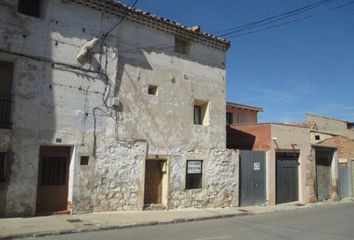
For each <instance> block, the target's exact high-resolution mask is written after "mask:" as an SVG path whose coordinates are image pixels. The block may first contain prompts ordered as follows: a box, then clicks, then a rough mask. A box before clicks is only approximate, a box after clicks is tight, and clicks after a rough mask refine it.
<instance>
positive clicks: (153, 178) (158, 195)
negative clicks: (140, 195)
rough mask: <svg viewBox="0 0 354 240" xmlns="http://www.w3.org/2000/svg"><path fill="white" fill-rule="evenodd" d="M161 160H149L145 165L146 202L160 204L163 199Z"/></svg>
mask: <svg viewBox="0 0 354 240" xmlns="http://www.w3.org/2000/svg"><path fill="white" fill-rule="evenodd" d="M162 163H163V161H161V160H147V161H146V166H145V194H144V204H145V205H150V204H159V203H161V199H162V177H163V173H162V171H161V167H162V165H161V164H162Z"/></svg>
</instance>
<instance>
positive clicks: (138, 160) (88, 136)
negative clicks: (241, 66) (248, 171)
mask: <svg viewBox="0 0 354 240" xmlns="http://www.w3.org/2000/svg"><path fill="white" fill-rule="evenodd" d="M0 29H1V31H0V111H1V113H0V128H1V129H0V177H1V178H0V216H31V215H35V214H39V215H40V214H48V213H53V212H64V213H65V212H67V211H69V210H70V211H72V212H73V213H78V212H92V211H114V210H141V209H143V208H144V207H159V208H185V207H225V206H236V205H237V203H238V155H237V152H236V151H233V150H226V149H225V142H226V130H225V125H226V122H225V114H226V111H225V101H226V100H225V52H226V50H227V49H228V48H229V46H230V43H229V42H228V41H226V40H224V39H220V38H217V37H214V36H212V35H209V34H207V33H203V32H202V31H200V28H197V27H195V28H188V27H186V26H183V25H181V24H178V23H175V22H173V21H170V20H168V19H163V18H160V17H157V16H154V15H152V14H150V13H147V12H143V11H140V10H136V9H133V8H129V7H127V6H125V5H122V4H120V3H113V2H112V1H110V0H100V1H99V0H90V1H86V0H58V1H49V0H43V1H24V0H3V1H1V2H0ZM223 106H224V107H223Z"/></svg>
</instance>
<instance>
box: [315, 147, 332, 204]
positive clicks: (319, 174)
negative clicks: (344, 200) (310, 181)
mask: <svg viewBox="0 0 354 240" xmlns="http://www.w3.org/2000/svg"><path fill="white" fill-rule="evenodd" d="M332 158H333V150H327V149H320V150H316V180H317V199H318V200H319V201H321V200H327V199H330V198H331V195H332V174H331V164H332Z"/></svg>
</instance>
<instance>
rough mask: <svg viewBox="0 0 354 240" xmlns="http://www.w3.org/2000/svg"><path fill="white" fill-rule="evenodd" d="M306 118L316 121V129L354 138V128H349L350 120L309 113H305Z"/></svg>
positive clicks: (309, 120)
mask: <svg viewBox="0 0 354 240" xmlns="http://www.w3.org/2000/svg"><path fill="white" fill-rule="evenodd" d="M305 120H306V121H308V122H313V123H315V126H316V129H317V130H318V131H320V132H324V133H330V134H335V135H341V136H344V137H347V138H350V139H352V140H354V129H348V123H349V122H346V121H343V120H338V119H333V118H328V117H325V116H320V115H315V114H309V113H307V114H306V115H305Z"/></svg>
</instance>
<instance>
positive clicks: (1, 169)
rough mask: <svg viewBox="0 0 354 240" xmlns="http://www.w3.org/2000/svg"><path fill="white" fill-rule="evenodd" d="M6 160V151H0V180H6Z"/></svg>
mask: <svg viewBox="0 0 354 240" xmlns="http://www.w3.org/2000/svg"><path fill="white" fill-rule="evenodd" d="M6 160H7V153H6V152H0V182H5V181H6Z"/></svg>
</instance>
